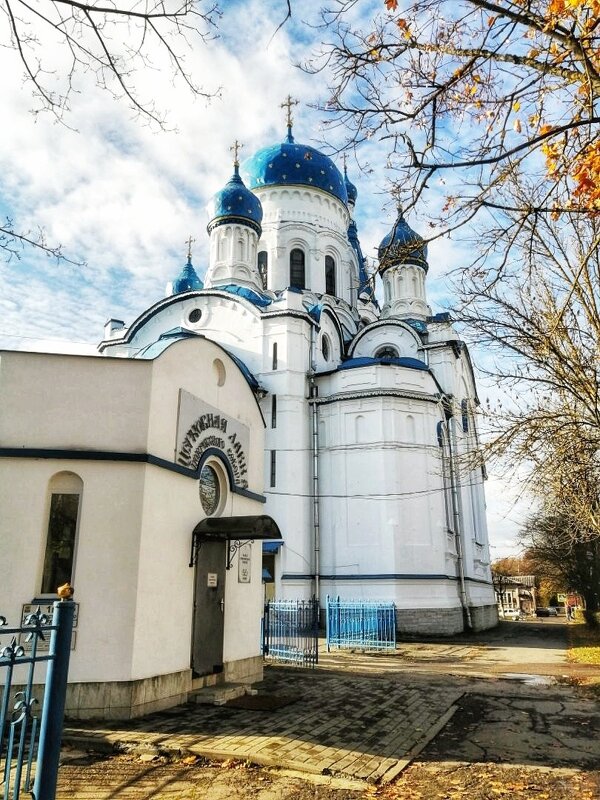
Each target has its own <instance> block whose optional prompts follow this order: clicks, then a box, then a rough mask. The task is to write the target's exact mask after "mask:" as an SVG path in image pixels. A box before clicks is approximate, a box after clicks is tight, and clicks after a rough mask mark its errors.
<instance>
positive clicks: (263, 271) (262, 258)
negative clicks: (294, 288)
mask: <svg viewBox="0 0 600 800" xmlns="http://www.w3.org/2000/svg"><path fill="white" fill-rule="evenodd" d="M268 266H269V254H268V253H267V251H266V250H261V251H260V252H259V254H258V274H259V275H260V280H261V283H262V288H263V289H266V288H267V267H268Z"/></svg>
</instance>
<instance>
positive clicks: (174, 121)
mask: <svg viewBox="0 0 600 800" xmlns="http://www.w3.org/2000/svg"><path fill="white" fill-rule="evenodd" d="M207 5H208V4H207ZM320 5H321V3H320V2H316V1H314V2H313V0H300V1H299V2H295V3H293V4H292V8H293V17H292V19H291V20H288V22H287V23H286V24H285V25H284V26H283V27H281V28H280V29H279V30H277V28H278V26H279V24H280V23H281V22H282V21H283V20H284V18H285V16H286V13H287V5H286V3H285V1H284V0H271V1H270V2H268V0H243V2H242V0H227V2H223V3H222V8H223V15H222V17H221V19H220V21H219V25H218V29H217V30H216V31H215V34H216V35H215V37H214V38H212V40H211V41H208V42H193V43H192V46H191V47H190V48H189V49H188V50H182V52H183V53H184V56H185V59H186V60H185V63H186V66H187V67H188V69H189V72H190V73H191V74H192V75H194V77H195V78H196V80H197V82H199V83H201V84H202V87H203V88H204V89H205V90H206V91H207V92H208V93H215V96H214V97H212V99H210V100H205V99H203V98H194V97H193V96H192V95H191V93H190V92H189V90H188V89H187V88H186V87H185V85H184V84H183V82H182V81H173V79H172V77H171V74H170V72H169V70H168V69H166V65H165V64H163V63H162V62H161V56H160V53H159V52H158V51H155V52H153V53H152V56H153V57H152V59H151V62H150V63H147V64H146V66H145V68H143V69H138V71H137V72H136V73H135V75H134V76H133V79H134V81H135V85H136V88H137V91H138V93H139V96H140V97H141V98H143V99H148V100H152V101H154V102H155V103H156V105H157V106H158V107H159V108H161V109H163V110H164V111H165V113H166V118H167V126H166V128H165V129H160V128H159V127H158V126H156V125H152V124H149V123H148V121H145V120H143V119H140V118H139V117H136V115H135V114H134V113H132V111H131V110H130V109H129V108H128V106H127V104H126V102H125V101H119V100H115V99H114V98H113V97H112V96H111V94H110V93H109V92H107V91H106V90H104V91H103V90H101V89H100V88H98V87H97V86H96V85H95V82H94V80H93V77H92V76H91V75H90V74H89V72H88V73H85V72H84V73H81V74H78V75H77V76H76V81H75V86H76V90H77V91H76V93H74V94H73V95H72V97H71V100H70V110H69V111H68V113H67V114H66V115H65V116H64V118H63V121H62V122H57V121H56V120H55V119H54V118H53V116H52V115H51V114H49V113H34V111H35V109H36V107H37V106H36V98H35V97H33V96H32V91H31V85H30V84H28V83H27V82H26V81H24V80H23V78H22V73H23V69H22V66H21V64H20V62H19V61H18V58H17V55H16V52H15V50H14V49H11V48H5V47H0V74H2V75H3V76H5V77H4V79H3V80H2V81H1V82H0V110H1V112H2V113H1V119H2V124H1V125H0V175H1V176H2V179H1V180H2V182H1V191H0V214H2V216H3V217H7V216H8V217H9V218H10V219H12V220H13V223H14V225H15V227H16V228H17V229H18V230H20V231H21V232H23V233H25V234H27V233H28V232H29V231H30V232H31V233H32V234H33V235H35V233H36V231H38V230H39V229H42V230H43V231H44V235H45V237H46V240H47V241H48V243H49V244H52V245H57V244H60V245H61V246H62V249H63V252H64V253H65V255H67V256H68V257H69V258H70V259H71V260H72V261H73V262H76V263H69V262H68V261H60V262H57V261H56V259H53V258H48V257H47V256H46V255H44V254H43V253H41V252H39V251H35V250H33V249H31V248H25V249H23V250H21V251H19V253H18V257H17V256H14V257H12V258H11V259H10V260H3V259H2V258H1V256H0V348H3V349H28V350H37V351H49V352H57V351H58V352H64V351H68V352H80V353H90V354H93V353H95V352H96V350H95V347H96V344H97V343H98V342H99V341H100V340H101V339H102V338H103V326H104V323H105V322H106V320H107V319H108V318H110V317H114V318H117V319H122V320H124V321H125V323H126V324H129V323H131V322H132V321H133V320H134V319H135V318H136V317H137V316H138V315H139V314H140V313H141V312H142V311H143V310H144V309H146V308H147V307H149V306H150V305H152V304H153V303H154V302H156V301H157V300H158V299H160V298H161V297H163V296H164V293H165V286H166V284H167V283H168V282H169V281H171V280H172V279H173V278H175V277H176V276H177V274H178V273H179V271H180V269H181V267H182V266H183V264H184V263H185V260H186V253H187V245H186V244H185V243H186V240H187V239H188V237H190V236H191V237H192V238H193V239H194V242H193V245H192V248H193V263H194V266H195V267H196V270H197V272H198V273H199V275H200V276H201V277H202V276H203V274H204V270H205V268H206V263H207V255H208V248H207V245H208V236H207V234H206V224H207V221H208V218H207V215H206V205H207V203H208V201H209V199H210V197H211V196H212V194H214V192H216V191H217V190H218V189H219V188H221V187H222V186H223V185H224V184H225V183H226V181H227V180H228V178H229V177H230V175H231V172H232V154H231V152H230V147H231V145H232V143H233V141H234V140H235V139H237V140H239V141H240V142H241V143H242V144H243V149H242V150H241V154H240V158H241V159H242V160H243V159H244V158H245V157H247V156H249V155H251V154H252V153H253V152H254V151H255V150H257V149H258V148H260V147H263V146H265V145H267V144H270V143H272V142H274V141H278V140H280V139H282V138H283V136H284V134H285V132H286V129H285V111H284V110H283V109H282V108H281V103H282V102H283V101H284V99H285V98H286V96H287V95H288V94H291V95H292V97H294V98H295V99H297V100H298V101H299V104H298V105H297V106H296V107H295V109H294V136H295V138H296V140H297V141H300V142H304V143H307V144H312V145H314V146H318V147H320V148H321V149H323V150H324V151H325V152H328V153H334V152H335V151H336V150H337V149H338V148H339V147H340V145H341V143H342V142H341V139H340V138H336V132H335V131H330V130H328V129H327V128H326V127H324V125H323V115H322V113H321V112H319V111H318V110H317V109H316V108H315V107H316V106H317V105H318V104H319V103H320V102H324V101H325V100H326V98H327V76H326V74H323V73H321V74H316V75H314V74H312V75H311V74H309V73H307V72H306V71H303V70H302V69H299V68H298V66H297V64H298V63H300V62H302V61H303V60H304V59H305V58H307V57H310V55H311V54H312V53H313V52H314V50H315V49H316V48H317V47H318V46H319V45H320V43H321V41H322V40H323V37H326V36H327V34H326V33H324V32H323V30H322V29H321V28H319V27H318V25H319V21H320V20H319V15H318V9H319V6H320ZM382 6H383V2H381V0H362V2H360V3H358V4H356V6H355V7H354V10H353V12H352V14H353V16H354V19H353V20H352V22H353V23H354V24H357V25H361V26H364V25H368V24H370V23H369V21H370V20H372V18H373V16H374V13H375V12H379V11H380V10H381V8H382ZM39 35H40V37H41V41H42V45H43V49H42V50H41V51H38V53H37V57H40V58H42V57H43V61H42V68H43V69H45V70H46V72H45V73H44V74H45V75H46V76H47V78H48V80H49V81H50V82H51V85H52V86H53V87H55V88H56V89H60V88H61V85H64V84H62V83H61V82H62V79H63V76H64V75H65V73H66V71H68V68H69V63H68V54H67V52H66V50H65V48H64V47H61V46H60V45H59V43H58V42H57V41H56V40H55V39H54V37H47V38H44V37H45V36H46V35H45V34H44V33H43V31H40V32H39ZM0 37H1V34H0ZM0 41H1V38H0ZM6 76H12V77H11V78H10V79H6ZM52 82H53V83H52ZM339 135H340V134H339V132H338V134H337V136H338V137H339ZM324 143H325V144H324ZM336 161H337V163H338V165H339V166H340V167H341V158H340V157H337V156H336ZM366 163H368V164H369V167H370V169H369V171H368V172H362V171H361V170H360V168H359V165H362V164H366ZM348 172H349V177H350V179H351V180H352V181H353V183H355V185H356V186H357V188H358V192H359V195H358V201H357V208H356V217H357V223H358V228H359V235H360V239H361V244H362V248H363V252H364V253H365V255H367V256H368V257H369V258H370V260H372V259H373V258H374V256H375V254H376V248H377V245H378V244H379V242H380V241H381V239H382V238H383V236H384V235H385V234H386V233H387V232H388V231H389V230H390V228H391V226H392V225H393V223H394V219H395V206H394V202H393V200H392V199H391V197H390V195H389V192H388V191H387V186H386V180H387V177H388V176H387V175H386V168H385V144H384V143H382V142H378V141H376V140H371V141H370V142H368V143H367V144H366V145H365V146H364V147H363V149H362V150H360V151H359V153H358V157H356V156H355V155H354V154H349V157H348ZM440 191H441V189H440ZM417 211H418V210H417ZM408 221H409V223H410V224H411V225H412V227H413V228H415V229H416V230H417V231H418V230H419V217H418V213H417V214H414V215H413V216H411V217H410V218H409V220H408ZM469 255H470V254H469V252H468V250H467V248H466V247H462V246H461V242H460V240H459V239H458V238H457V237H455V238H454V239H453V241H448V240H445V241H444V240H439V241H435V242H433V243H432V244H431V246H430V248H429V263H430V269H429V273H428V278H427V286H428V299H429V302H430V304H431V305H432V308H433V311H434V313H435V312H436V311H442V310H448V309H451V307H452V295H451V293H450V292H449V289H448V286H447V284H446V282H445V280H444V277H445V275H447V274H448V272H449V271H450V270H451V269H453V268H454V267H456V266H460V265H461V264H462V263H465V261H466V260H467V259H468V258H469ZM475 360H477V354H475ZM490 391H492V390H491V389H490ZM486 392H487V387H485V386H482V385H480V397H482V399H483V397H484V396H485V394H486ZM514 494H515V491H514V487H513V486H511V481H510V480H508V481H507V479H506V478H500V477H498V476H495V475H494V474H491V475H490V478H489V480H488V483H487V487H486V495H487V501H488V525H489V529H490V543H491V556H492V559H494V558H498V557H502V556H504V555H508V554H512V553H515V552H516V551H517V549H518V548H517V546H516V545H515V542H514V537H515V534H516V533H517V530H518V525H519V522H520V518H521V517H522V514H523V513H526V510H527V509H526V508H525V509H524V508H523V504H522V503H521V504H520V505H516V506H515V500H514Z"/></svg>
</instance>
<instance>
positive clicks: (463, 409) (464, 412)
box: [460, 400, 469, 433]
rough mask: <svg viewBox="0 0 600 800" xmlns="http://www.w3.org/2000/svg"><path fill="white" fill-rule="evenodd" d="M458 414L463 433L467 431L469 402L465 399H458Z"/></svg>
mask: <svg viewBox="0 0 600 800" xmlns="http://www.w3.org/2000/svg"><path fill="white" fill-rule="evenodd" d="M460 416H461V421H462V429H463V431H464V433H468V432H469V403H468V401H467V400H461V401H460Z"/></svg>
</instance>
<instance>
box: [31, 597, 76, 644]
mask: <svg viewBox="0 0 600 800" xmlns="http://www.w3.org/2000/svg"><path fill="white" fill-rule="evenodd" d="M38 608H39V609H40V611H39V613H40V614H45V615H46V616H47V617H48V622H47V623H46V624H47V625H52V617H53V616H54V605H53V603H48V601H47V600H38V601H37V602H36V601H35V600H34V601H33V602H32V603H24V604H23V606H22V607H21V625H22V626H23V625H24V624H25V620H26V619H27V617H28V616H29V615H30V614H37V613H38ZM78 619H79V603H75V609H74V614H73V628H74V629H75V628H77V622H78ZM44 636H45V638H44V639H38V646H37V649H38V653H43V652H48V650H49V649H50V636H51V632H50V631H48V632H47V633H44ZM76 641H77V631H76V630H73V634H72V636H71V650H75V643H76ZM19 644H20V645H22V646H23V647H24V648H25V650H26V651H27V652H29V651H30V650H31V642H28V641H27V634H26V633H21V634H19Z"/></svg>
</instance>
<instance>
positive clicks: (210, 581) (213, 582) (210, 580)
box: [206, 572, 217, 589]
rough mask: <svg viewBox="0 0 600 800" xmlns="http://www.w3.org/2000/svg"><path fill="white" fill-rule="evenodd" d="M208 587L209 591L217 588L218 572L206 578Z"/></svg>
mask: <svg viewBox="0 0 600 800" xmlns="http://www.w3.org/2000/svg"><path fill="white" fill-rule="evenodd" d="M206 585H207V586H208V588H209V589H215V588H216V587H217V573H216V572H209V573H208V575H207V576H206Z"/></svg>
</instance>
